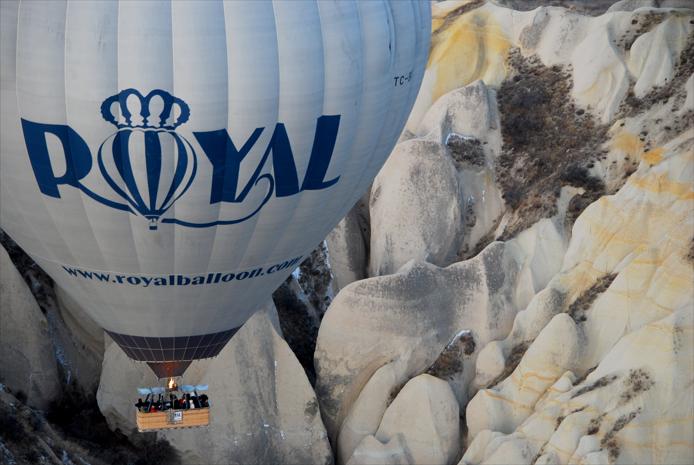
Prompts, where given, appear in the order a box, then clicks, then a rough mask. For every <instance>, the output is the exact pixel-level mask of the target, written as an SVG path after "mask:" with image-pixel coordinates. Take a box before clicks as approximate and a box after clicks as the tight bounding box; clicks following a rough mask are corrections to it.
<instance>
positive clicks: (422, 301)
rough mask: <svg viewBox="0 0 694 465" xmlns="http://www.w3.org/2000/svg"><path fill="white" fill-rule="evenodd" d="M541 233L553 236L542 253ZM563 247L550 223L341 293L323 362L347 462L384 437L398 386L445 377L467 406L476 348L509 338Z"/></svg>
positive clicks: (320, 385)
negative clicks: (368, 439) (465, 256)
mask: <svg viewBox="0 0 694 465" xmlns="http://www.w3.org/2000/svg"><path fill="white" fill-rule="evenodd" d="M552 228H555V229H554V231H555V232H554V235H553V236H552V235H550V233H549V231H550V230H551V229H552ZM535 236H539V237H544V238H545V239H549V238H551V237H554V239H553V240H551V241H549V240H548V241H547V244H546V247H544V248H543V247H540V246H539V245H538V241H537V240H535V239H533V237H535ZM550 244H551V245H550ZM562 244H563V241H562V239H561V235H560V234H559V233H558V232H557V230H556V226H555V225H554V223H552V221H550V220H547V221H546V222H541V223H538V224H537V225H536V226H535V227H533V228H531V230H529V231H526V232H525V233H524V234H521V235H520V236H519V237H518V238H516V239H513V240H511V241H508V242H506V243H500V242H494V243H492V244H490V245H489V246H488V247H487V248H485V249H484V250H483V251H482V252H481V253H480V254H479V255H477V256H476V257H474V258H473V259H470V260H467V261H464V262H459V263H456V264H454V265H451V266H449V267H447V268H439V267H436V266H434V265H431V264H427V263H421V262H419V263H417V262H410V263H408V264H406V265H405V266H404V267H403V268H402V269H400V270H399V271H398V272H397V273H396V274H392V275H388V276H381V277H375V278H370V279H365V280H362V281H357V282H354V283H352V284H350V285H349V286H347V287H346V288H344V289H343V290H342V291H340V293H339V294H338V295H337V296H336V298H335V300H334V301H333V303H332V305H331V306H330V308H329V309H328V311H327V312H326V314H325V316H324V317H323V321H322V323H321V327H320V329H319V332H318V341H317V344H316V353H315V366H316V373H317V384H316V391H317V393H318V396H319V399H320V401H321V406H322V413H323V419H324V421H325V422H326V427H327V429H328V431H329V433H330V435H331V437H332V438H333V439H334V440H335V441H337V444H338V454H339V456H340V457H342V460H346V459H347V458H348V457H349V454H350V453H351V451H352V450H353V449H354V447H356V445H357V444H358V443H359V442H360V441H361V439H362V438H363V437H365V436H367V435H369V434H371V435H373V434H375V433H376V429H377V426H378V425H379V424H380V421H381V417H382V415H383V414H384V411H385V409H386V406H387V404H388V402H389V395H390V393H391V392H392V390H393V388H395V387H399V386H402V385H403V384H405V383H406V382H407V381H408V380H409V379H410V378H412V377H414V376H417V375H419V374H421V373H423V372H426V371H428V372H430V373H432V374H434V375H436V376H440V377H441V378H442V379H446V381H448V382H449V383H450V384H451V386H453V390H454V392H455V395H456V397H457V398H458V401H459V403H460V405H465V404H466V403H467V399H468V385H469V383H470V381H471V380H472V379H473V376H474V372H475V360H476V357H477V353H478V349H479V348H480V347H483V346H485V345H486V344H487V343H488V342H489V341H492V340H494V339H498V338H500V337H503V335H505V334H507V332H508V331H509V330H510V327H509V326H508V322H509V321H510V320H511V319H513V318H514V315H515V314H516V312H517V311H518V310H520V309H522V308H525V306H526V305H527V303H528V301H529V300H530V298H531V297H532V296H533V295H534V294H535V293H536V292H537V291H538V290H539V289H542V288H543V287H544V286H545V285H546V280H547V279H549V277H551V273H549V272H548V270H558V269H559V267H560V264H561V260H562V257H563V251H564V247H563V245H562ZM550 251H551V252H550ZM541 268H542V269H544V271H540V269H541ZM343 422H344V425H343ZM338 437H339V439H338Z"/></svg>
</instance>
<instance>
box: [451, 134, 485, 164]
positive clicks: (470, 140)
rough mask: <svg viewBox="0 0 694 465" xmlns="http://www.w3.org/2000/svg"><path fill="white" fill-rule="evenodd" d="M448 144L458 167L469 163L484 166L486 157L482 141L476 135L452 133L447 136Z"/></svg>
mask: <svg viewBox="0 0 694 465" xmlns="http://www.w3.org/2000/svg"><path fill="white" fill-rule="evenodd" d="M446 146H447V147H448V153H450V155H451V158H452V159H453V163H454V164H455V165H456V168H458V169H460V168H462V167H464V166H465V165H466V164H467V165H473V166H484V164H485V161H486V158H485V156H484V149H483V148H482V142H480V140H479V139H477V138H476V137H469V136H464V135H461V134H455V133H451V134H449V135H448V137H446Z"/></svg>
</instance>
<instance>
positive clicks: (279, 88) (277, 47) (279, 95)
mask: <svg viewBox="0 0 694 465" xmlns="http://www.w3.org/2000/svg"><path fill="white" fill-rule="evenodd" d="M270 4H271V5H272V19H273V24H274V30H275V44H276V45H275V58H276V60H277V66H275V69H276V70H277V109H276V110H275V125H276V124H277V122H279V111H280V107H281V106H282V68H281V67H280V40H279V36H278V34H277V11H276V10H275V0H272V1H271V3H270ZM273 174H274V170H273ZM261 218H262V216H261V213H260V212H259V213H258V217H257V219H256V221H255V223H254V224H253V231H252V232H251V234H250V236H249V237H253V236H254V235H255V231H256V230H257V229H258V223H260V219H261ZM248 253H249V248H248V246H246V251H245V252H244V253H243V255H242V256H241V260H239V263H238V265H239V266H244V264H245V263H246V257H248Z"/></svg>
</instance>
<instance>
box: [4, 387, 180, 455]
mask: <svg viewBox="0 0 694 465" xmlns="http://www.w3.org/2000/svg"><path fill="white" fill-rule="evenodd" d="M6 398H7V395H5V397H4V399H0V439H1V440H2V442H3V443H4V444H5V446H6V447H7V449H8V450H9V451H10V452H11V453H12V455H13V456H14V459H15V461H16V463H17V465H25V464H26V465H29V464H31V465H33V464H36V463H47V462H46V458H48V463H55V462H56V461H62V463H91V464H92V465H101V464H123V465H164V464H166V465H171V464H172V465H177V464H180V458H179V457H178V454H177V452H176V451H175V450H174V449H173V448H172V447H171V445H170V444H169V443H168V442H167V441H166V440H164V439H160V438H157V436H156V433H147V434H140V435H138V436H137V437H136V438H135V439H134V440H133V441H132V442H131V441H129V440H128V439H127V438H126V437H125V436H124V435H123V434H121V433H120V432H118V431H116V432H111V431H109V430H108V426H107V425H106V419H105V418H104V417H103V416H102V415H101V413H100V412H99V410H98V408H97V407H96V400H95V399H94V398H93V396H87V395H84V394H82V393H81V392H80V391H79V389H78V388H77V387H75V386H72V387H70V388H68V389H66V390H65V393H64V395H63V398H62V399H60V400H59V401H56V402H54V403H53V404H52V405H51V407H50V409H49V412H48V414H46V415H45V416H44V414H43V412H41V411H39V410H35V409H32V408H30V407H27V406H26V405H24V404H23V403H21V402H19V401H17V402H11V403H10V402H7V401H6V400H5V399H6ZM63 458H67V460H64V459H63ZM56 459H58V460H56ZM84 461H86V462H84Z"/></svg>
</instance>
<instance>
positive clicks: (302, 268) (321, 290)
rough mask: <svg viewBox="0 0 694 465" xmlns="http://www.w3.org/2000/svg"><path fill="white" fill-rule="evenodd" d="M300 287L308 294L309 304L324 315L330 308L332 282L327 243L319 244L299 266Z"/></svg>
mask: <svg viewBox="0 0 694 465" xmlns="http://www.w3.org/2000/svg"><path fill="white" fill-rule="evenodd" d="M299 272H300V273H299V285H300V286H301V288H302V289H303V290H304V292H305V293H306V297H308V300H309V302H311V303H312V304H313V306H314V307H315V308H316V309H317V310H318V311H319V312H320V314H321V315H322V314H323V313H325V311H326V310H327V309H328V307H329V306H330V302H331V300H330V296H329V292H328V290H329V288H330V283H331V282H332V274H331V272H330V265H329V264H328V247H327V246H326V245H325V242H321V243H320V244H318V247H316V248H315V249H314V250H313V251H312V252H311V255H309V256H308V258H306V260H304V261H303V262H301V264H300V265H299Z"/></svg>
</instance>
